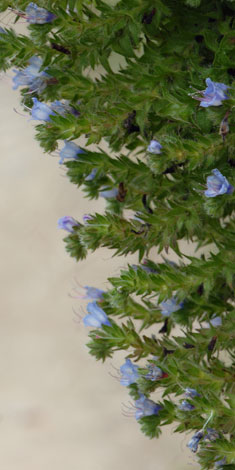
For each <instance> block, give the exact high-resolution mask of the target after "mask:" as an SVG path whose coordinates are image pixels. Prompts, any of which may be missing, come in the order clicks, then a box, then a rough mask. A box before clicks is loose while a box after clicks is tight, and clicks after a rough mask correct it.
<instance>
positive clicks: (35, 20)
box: [25, 2, 56, 24]
mask: <svg viewBox="0 0 235 470" xmlns="http://www.w3.org/2000/svg"><path fill="white" fill-rule="evenodd" d="M25 13H26V18H27V21H28V23H30V24H44V23H50V22H51V21H53V20H54V19H55V18H56V15H54V14H53V13H50V12H49V11H47V10H45V8H40V7H38V5H36V3H33V2H31V3H29V4H28V6H27V8H26V10H25Z"/></svg>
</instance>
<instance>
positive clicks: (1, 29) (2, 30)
mask: <svg viewBox="0 0 235 470" xmlns="http://www.w3.org/2000/svg"><path fill="white" fill-rule="evenodd" d="M0 34H6V31H5V29H3V28H1V26H0Z"/></svg>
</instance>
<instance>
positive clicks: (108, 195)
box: [99, 188, 118, 199]
mask: <svg viewBox="0 0 235 470" xmlns="http://www.w3.org/2000/svg"><path fill="white" fill-rule="evenodd" d="M99 195H100V196H101V197H104V198H105V199H111V198H114V197H116V196H117V195H118V189H117V188H113V189H108V190H107V191H100V193H99Z"/></svg>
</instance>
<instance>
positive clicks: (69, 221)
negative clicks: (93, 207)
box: [58, 215, 81, 233]
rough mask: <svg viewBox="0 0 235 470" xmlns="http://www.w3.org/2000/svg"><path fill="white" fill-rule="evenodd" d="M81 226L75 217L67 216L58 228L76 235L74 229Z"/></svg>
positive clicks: (59, 222) (59, 223)
mask: <svg viewBox="0 0 235 470" xmlns="http://www.w3.org/2000/svg"><path fill="white" fill-rule="evenodd" d="M80 226H81V224H79V222H77V221H76V220H75V219H74V218H73V217H70V216H68V215H65V216H64V217H61V218H60V219H59V220H58V228H61V229H63V230H66V231H67V232H69V233H74V227H80Z"/></svg>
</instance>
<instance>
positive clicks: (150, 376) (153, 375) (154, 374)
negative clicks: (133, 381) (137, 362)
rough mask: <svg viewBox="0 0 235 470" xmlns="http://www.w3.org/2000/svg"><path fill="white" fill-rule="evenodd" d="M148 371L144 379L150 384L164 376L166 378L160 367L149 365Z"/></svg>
mask: <svg viewBox="0 0 235 470" xmlns="http://www.w3.org/2000/svg"><path fill="white" fill-rule="evenodd" d="M148 370H149V372H148V373H147V375H145V379H147V380H151V381H152V382H154V381H155V380H158V379H161V378H162V377H164V376H165V377H166V375H167V374H165V373H164V372H163V371H162V369H160V367H157V366H156V365H155V364H149V365H148Z"/></svg>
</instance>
